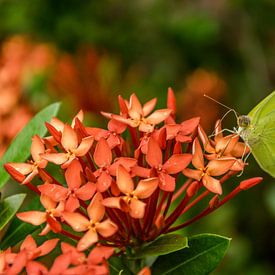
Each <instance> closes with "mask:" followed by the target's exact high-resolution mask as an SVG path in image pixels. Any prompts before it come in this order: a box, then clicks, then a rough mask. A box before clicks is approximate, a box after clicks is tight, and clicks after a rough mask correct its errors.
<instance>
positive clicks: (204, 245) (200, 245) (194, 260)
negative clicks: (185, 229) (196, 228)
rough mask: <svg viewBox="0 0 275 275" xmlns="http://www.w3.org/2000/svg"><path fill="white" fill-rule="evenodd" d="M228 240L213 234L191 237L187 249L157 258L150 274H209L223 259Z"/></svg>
mask: <svg viewBox="0 0 275 275" xmlns="http://www.w3.org/2000/svg"><path fill="white" fill-rule="evenodd" d="M230 240H231V239H229V238H226V237H222V236H218V235H214V234H201V235H197V236H194V237H191V238H189V239H188V244H189V248H184V249H182V250H180V251H177V252H174V253H171V254H168V255H165V256H160V257H158V259H157V260H156V262H155V263H154V264H153V266H152V274H169V275H172V274H174V275H177V274H179V275H184V274H185V275H190V274H192V275H203V274H209V273H210V272H211V271H213V270H214V269H215V268H216V267H217V266H218V264H219V263H220V261H221V260H222V258H223V257H224V255H225V252H226V250H227V248H228V246H229V243H230Z"/></svg>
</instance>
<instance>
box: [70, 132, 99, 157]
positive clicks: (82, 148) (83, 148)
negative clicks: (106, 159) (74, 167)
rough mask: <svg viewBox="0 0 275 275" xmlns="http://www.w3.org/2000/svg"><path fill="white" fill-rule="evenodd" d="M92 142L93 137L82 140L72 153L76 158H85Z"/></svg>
mask: <svg viewBox="0 0 275 275" xmlns="http://www.w3.org/2000/svg"><path fill="white" fill-rule="evenodd" d="M93 142H94V138H93V137H86V138H83V139H82V141H81V143H80V144H79V146H78V147H77V149H76V150H75V151H74V153H75V155H76V156H78V157H83V156H85V155H86V154H87V153H88V151H89V150H90V149H91V147H92V145H93Z"/></svg>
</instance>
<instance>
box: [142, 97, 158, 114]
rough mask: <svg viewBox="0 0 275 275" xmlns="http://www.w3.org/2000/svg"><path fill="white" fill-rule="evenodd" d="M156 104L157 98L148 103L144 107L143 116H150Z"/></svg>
mask: <svg viewBox="0 0 275 275" xmlns="http://www.w3.org/2000/svg"><path fill="white" fill-rule="evenodd" d="M156 104H157V98H153V99H151V100H149V101H147V102H146V103H145V104H144V105H143V107H142V112H143V116H148V115H149V114H150V113H151V112H152V111H153V110H154V108H155V106H156Z"/></svg>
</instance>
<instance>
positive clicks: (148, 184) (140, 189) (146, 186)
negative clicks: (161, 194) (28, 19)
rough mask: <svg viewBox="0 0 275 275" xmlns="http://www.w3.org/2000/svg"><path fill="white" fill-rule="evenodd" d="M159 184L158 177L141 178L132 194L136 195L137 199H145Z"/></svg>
mask: <svg viewBox="0 0 275 275" xmlns="http://www.w3.org/2000/svg"><path fill="white" fill-rule="evenodd" d="M158 185H159V179H158V178H150V179H145V180H141V181H140V182H139V183H138V185H137V187H136V189H135V191H134V194H135V196H137V197H138V198H139V199H146V198H149V197H150V196H151V195H152V194H153V193H154V191H155V190H156V188H157V187H158Z"/></svg>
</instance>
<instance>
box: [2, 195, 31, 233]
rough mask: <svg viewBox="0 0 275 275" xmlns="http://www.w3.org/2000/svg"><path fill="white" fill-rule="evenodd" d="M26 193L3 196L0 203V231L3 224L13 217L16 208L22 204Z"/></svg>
mask: <svg viewBox="0 0 275 275" xmlns="http://www.w3.org/2000/svg"><path fill="white" fill-rule="evenodd" d="M25 197H26V194H17V195H13V196H10V197H8V198H5V199H4V200H3V201H2V202H1V203H0V217H1V219H0V231H1V230H2V229H3V228H4V226H5V225H6V224H7V223H8V222H9V221H10V220H11V219H12V218H13V216H14V215H15V213H16V212H17V210H18V209H19V208H20V206H21V205H22V203H23V201H24V199H25Z"/></svg>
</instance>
